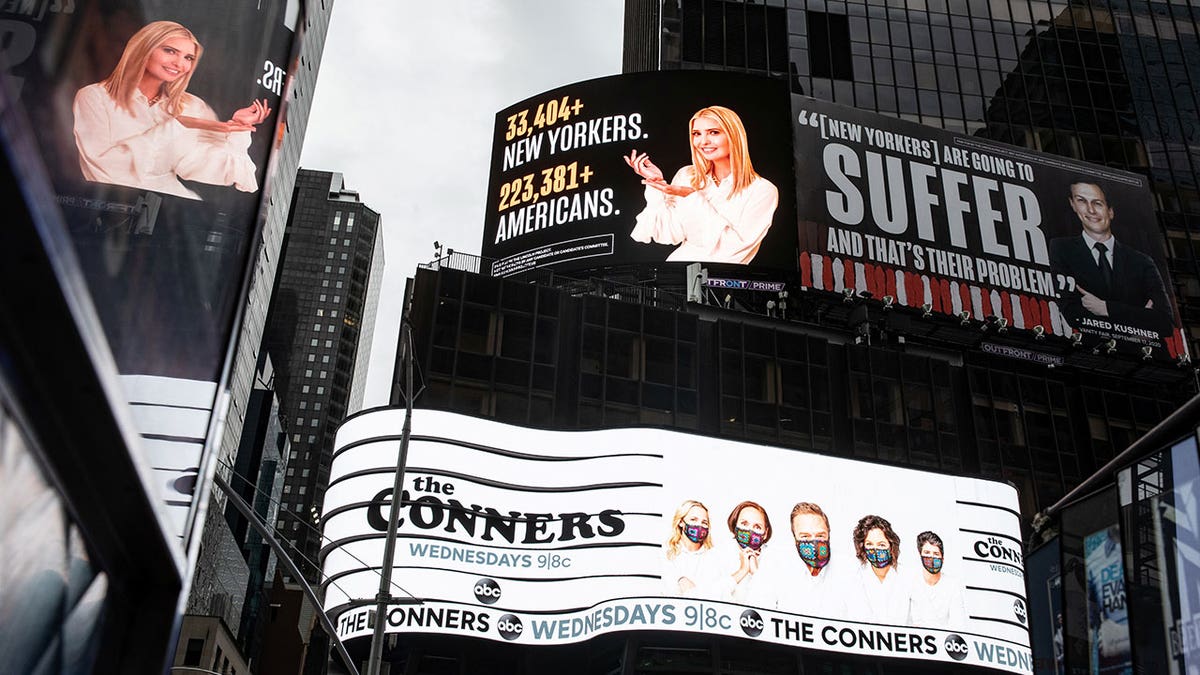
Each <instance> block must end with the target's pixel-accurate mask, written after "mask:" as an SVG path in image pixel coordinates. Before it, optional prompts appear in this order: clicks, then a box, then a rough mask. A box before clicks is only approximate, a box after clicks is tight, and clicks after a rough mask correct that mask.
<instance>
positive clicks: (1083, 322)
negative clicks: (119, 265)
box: [792, 96, 1186, 359]
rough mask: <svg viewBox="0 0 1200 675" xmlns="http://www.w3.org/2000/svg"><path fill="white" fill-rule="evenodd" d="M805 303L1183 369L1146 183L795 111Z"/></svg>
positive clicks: (931, 131) (816, 105)
mask: <svg viewBox="0 0 1200 675" xmlns="http://www.w3.org/2000/svg"><path fill="white" fill-rule="evenodd" d="M792 114H793V121H794V123H795V151H796V186H797V212H798V214H799V221H800V252H801V253H800V259H799V264H800V271H801V277H802V283H803V285H804V286H806V287H808V288H815V289H819V290H825V291H835V292H845V291H847V290H849V291H851V292H854V293H859V292H862V291H868V292H870V293H871V294H872V295H873V296H874V297H875V298H877V299H878V298H881V297H883V296H885V295H890V296H892V297H893V298H894V299H895V301H896V302H897V303H898V304H900V305H901V306H903V305H907V306H910V307H922V306H923V305H928V309H929V310H930V311H932V312H938V313H944V314H955V315H961V314H962V313H963V312H966V313H968V314H969V315H970V318H973V319H975V320H984V319H987V318H988V317H992V318H993V320H999V319H1003V320H1004V324H1005V325H1007V326H1011V327H1013V328H1018V329H1027V330H1034V328H1035V326H1040V327H1041V330H1040V331H1038V332H1039V333H1047V334H1051V335H1062V336H1069V335H1071V334H1072V333H1073V332H1081V333H1083V334H1085V335H1089V336H1092V338H1093V339H1095V338H1099V339H1101V340H1114V341H1115V343H1116V346H1117V347H1118V348H1119V349H1121V350H1122V351H1125V352H1130V353H1134V354H1138V353H1140V354H1142V355H1151V356H1154V357H1158V358H1164V359H1166V358H1176V357H1178V356H1180V355H1182V354H1184V353H1185V350H1186V346H1185V341H1184V340H1183V339H1182V331H1181V328H1180V321H1179V315H1178V313H1177V312H1176V310H1175V306H1174V303H1173V301H1172V294H1171V293H1170V292H1169V290H1168V289H1169V288H1170V286H1169V285H1168V284H1167V283H1165V282H1167V281H1168V277H1167V267H1166V261H1165V256H1164V250H1163V242H1162V237H1161V235H1160V234H1159V230H1158V227H1157V224H1156V223H1157V220H1156V219H1155V214H1154V208H1153V204H1152V201H1151V195H1150V189H1149V185H1148V182H1147V179H1146V178H1145V177H1144V176H1140V175H1137V174H1133V173H1127V172H1123V171H1117V170H1114V169H1109V168H1107V167H1103V166H1098V165H1094V164H1086V163H1083V162H1076V161H1073V160H1070V159H1065V158H1062V157H1058V156H1054V155H1048V154H1044V153H1038V152H1032V151H1028V150H1024V149H1021V148H1016V147H1013V146H1008V145H1002V144H998V143H990V142H988V141H983V140H980V139H978V138H975V137H972V136H964V135H961V134H954V133H950V132H947V131H942V130H940V129H935V128H932V127H927V126H922V125H919V124H915V123H911V122H905V121H902V120H897V119H894V118H890V117H884V116H882V115H876V114H872V113H867V112H862V111H859V110H855V109H853V108H848V107H845V106H838V105H834V104H831V103H825V102H823V101H817V100H815V99H811V98H807V97H803V96H793V97H792Z"/></svg>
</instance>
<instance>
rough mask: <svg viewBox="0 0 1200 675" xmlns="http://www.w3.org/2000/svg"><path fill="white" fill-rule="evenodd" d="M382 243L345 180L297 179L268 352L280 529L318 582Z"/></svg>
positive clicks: (370, 214)
mask: <svg viewBox="0 0 1200 675" xmlns="http://www.w3.org/2000/svg"><path fill="white" fill-rule="evenodd" d="M379 241H380V231H379V214H378V213H376V212H375V211H373V210H371V208H370V207H369V206H367V205H366V204H364V203H363V202H362V200H361V199H360V198H359V195H358V193H357V192H355V191H353V190H350V189H348V188H346V186H345V184H344V183H343V180H342V175H341V174H340V173H331V172H326V171H311V170H308V169H303V170H301V171H300V173H299V175H298V176H297V178H296V190H295V194H294V196H293V201H292V210H291V218H290V220H289V223H288V229H287V236H286V242H285V245H284V251H283V254H282V255H283V262H282V264H281V266H280V269H279V276H278V278H277V280H276V286H275V292H274V294H273V295H272V306H271V313H270V317H269V319H268V321H267V330H266V334H265V336H264V340H263V345H264V348H265V349H267V350H268V351H269V352H270V353H271V358H272V360H273V361H274V362H275V364H276V371H275V372H276V375H275V377H276V383H277V385H278V391H279V392H280V399H281V401H282V406H281V410H282V414H283V416H284V420H285V422H286V424H287V426H288V430H289V432H290V433H291V457H290V458H289V461H288V473H287V476H286V478H285V481H284V486H283V495H282V497H281V503H280V518H279V519H278V520H277V521H276V523H275V525H276V528H277V529H278V530H279V531H280V532H282V534H283V536H284V538H285V539H287V540H288V541H289V542H290V543H291V544H292V546H293V547H294V549H295V551H296V560H297V563H298V564H299V565H300V567H301V569H311V570H312V573H313V576H312V577H311V580H312V581H316V580H317V579H318V578H319V577H318V567H317V566H316V565H315V564H313V563H315V562H316V560H317V554H318V552H319V551H320V548H321V539H320V530H319V524H320V512H319V510H318V509H319V508H320V505H321V498H322V496H323V494H324V489H325V484H326V483H327V482H328V470H329V468H328V467H329V464H328V463H329V453H330V451H331V450H332V448H333V433H334V431H336V430H337V426H338V424H340V423H341V421H342V419H343V418H345V417H346V415H347V414H348V412H349V408H350V404H351V400H352V392H354V391H355V382H356V380H360V379H362V378H364V377H365V372H362V370H363V369H359V368H357V367H356V366H357V365H358V364H359V363H360V359H359V350H360V349H369V347H368V346H367V345H369V344H370V340H371V334H370V333H371V330H372V327H373V326H374V321H375V318H374V315H375V311H376V308H377V303H378V297H379V291H378V289H377V288H372V287H371V282H372V281H378V272H376V273H375V274H373V273H372V271H373V269H374V265H376V264H378V263H380V262H381V260H382V257H383V254H382V248H380V247H379V246H378V243H379ZM372 291H374V292H373V293H372ZM362 363H363V364H364V365H365V360H364V361H362ZM359 386H361V385H359ZM360 405H361V403H360Z"/></svg>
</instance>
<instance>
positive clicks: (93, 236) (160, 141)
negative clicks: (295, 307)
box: [0, 0, 301, 534]
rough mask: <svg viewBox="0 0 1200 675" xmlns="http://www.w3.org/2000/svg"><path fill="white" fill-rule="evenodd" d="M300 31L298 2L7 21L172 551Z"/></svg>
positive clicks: (124, 3)
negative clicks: (171, 534)
mask: <svg viewBox="0 0 1200 675" xmlns="http://www.w3.org/2000/svg"><path fill="white" fill-rule="evenodd" d="M300 14H301V3H300V0H268V1H266V2H248V1H246V0H212V1H209V2H188V1H186V0H158V1H155V2H144V1H138V0H79V1H77V2H41V1H39V2H13V3H4V5H3V6H2V7H0V52H2V54H3V62H4V69H5V71H4V77H5V78H6V82H5V84H6V86H8V87H9V88H10V91H13V92H14V93H15V97H14V98H15V100H16V101H17V104H18V105H17V107H18V108H19V109H20V112H21V114H23V115H25V116H26V117H27V118H28V119H29V120H31V121H32V122H33V123H32V124H31V128H33V129H35V131H36V134H35V135H36V138H35V139H34V140H35V141H36V145H37V147H38V149H39V151H40V156H41V157H40V158H41V160H42V164H43V165H44V167H45V169H46V174H47V176H48V178H49V180H50V183H51V184H52V186H53V189H54V192H55V193H56V199H57V202H58V206H59V207H60V209H61V212H62V215H63V220H64V222H65V224H66V227H67V229H68V231H67V233H66V234H67V236H69V237H70V240H71V241H72V243H73V244H74V249H75V252H76V254H77V258H78V261H79V263H80V267H81V269H82V270H83V274H84V277H85V280H86V283H87V286H88V289H89V291H90V292H91V296H92V301H93V305H94V307H95V309H96V313H97V315H98V318H99V320H100V323H101V325H102V326H103V328H104V333H105V337H106V338H107V342H108V346H109V348H110V349H111V351H112V354H113V357H114V359H115V362H116V366H117V369H118V371H119V372H120V374H121V375H122V376H123V377H122V384H123V385H124V387H125V392H126V395H127V397H128V399H129V401H130V403H131V404H132V413H133V416H134V419H135V422H136V423H137V424H138V427H139V430H140V431H141V433H142V434H143V446H144V448H145V450H146V452H147V455H148V459H149V461H150V463H151V465H152V466H153V468H154V469H155V483H156V485H157V486H158V487H159V488H160V489H161V491H162V493H163V496H164V502H165V511H164V513H165V514H166V516H167V518H168V519H170V520H171V521H172V526H173V527H174V529H175V532H176V533H177V534H184V533H185V531H186V529H187V527H188V524H187V523H188V515H189V509H190V505H191V502H192V498H193V488H194V486H195V484H196V480H197V473H198V471H199V468H200V466H201V455H202V448H203V447H204V445H205V443H206V441H207V438H208V435H209V434H210V433H211V429H212V428H213V424H212V410H213V408H214V406H217V405H219V403H220V401H221V400H222V398H221V396H220V392H219V391H218V389H219V383H220V380H221V378H222V372H223V369H224V368H225V364H226V354H227V353H228V352H229V350H230V344H231V341H232V334H233V328H234V322H235V318H236V316H237V312H238V310H239V305H240V304H241V303H242V302H243V298H244V295H243V294H244V289H245V284H246V279H247V278H248V273H247V270H248V261H249V256H250V255H252V254H253V253H254V252H255V250H256V248H257V242H258V236H257V233H258V231H259V228H260V226H261V225H260V224H261V221H262V217H263V213H264V211H263V210H262V209H261V208H260V207H261V206H262V202H263V194H264V187H265V186H266V185H267V182H268V180H269V171H268V165H269V164H270V159H271V153H272V151H273V149H274V148H276V147H278V145H279V144H280V142H281V141H282V134H283V130H284V126H283V124H282V122H281V121H280V118H279V114H280V109H281V107H282V106H283V104H284V96H285V84H286V79H287V73H288V72H289V69H290V68H291V64H290V61H291V60H292V58H293V46H294V44H293V43H294V41H295V36H296V30H297V23H298V22H299V20H300Z"/></svg>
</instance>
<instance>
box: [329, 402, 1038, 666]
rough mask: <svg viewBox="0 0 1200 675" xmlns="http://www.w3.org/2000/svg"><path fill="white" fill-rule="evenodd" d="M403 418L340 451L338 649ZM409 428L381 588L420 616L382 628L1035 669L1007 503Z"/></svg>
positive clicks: (650, 443) (359, 587)
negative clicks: (689, 637)
mask: <svg viewBox="0 0 1200 675" xmlns="http://www.w3.org/2000/svg"><path fill="white" fill-rule="evenodd" d="M403 416H404V411H403V410H392V409H389V410H380V411H374V412H369V413H366V414H363V415H360V416H357V417H354V418H352V419H350V420H348V421H347V422H346V423H345V424H344V425H343V426H342V428H341V430H340V431H339V432H338V437H337V441H336V443H335V451H334V459H333V463H332V468H331V473H330V485H329V490H328V492H327V493H326V495H325V505H324V511H323V514H324V515H323V522H324V527H325V530H324V532H325V536H326V537H328V538H329V540H330V543H329V545H328V546H327V547H326V549H325V551H324V553H325V559H324V573H325V575H326V578H328V579H329V580H330V581H329V583H328V584H327V585H326V587H325V593H326V609H327V611H329V612H330V615H331V617H332V618H333V620H334V623H335V625H336V626H337V628H338V634H339V637H340V638H341V639H343V640H352V639H356V638H364V639H369V637H370V635H371V627H370V625H369V616H370V613H371V612H372V611H374V610H373V606H371V605H370V601H371V599H373V598H374V597H375V594H376V592H377V591H378V584H379V576H378V569H379V565H380V564H381V561H382V557H383V548H384V538H385V532H386V529H387V517H388V508H387V507H388V505H389V504H390V501H391V490H392V484H393V480H394V476H395V458H396V456H397V450H398V446H399V438H400V434H399V432H400V429H401V426H402V422H403ZM412 433H413V436H412V441H411V443H410V447H409V455H408V465H407V468H406V471H405V479H404V494H403V506H402V508H401V511H400V514H399V517H400V528H399V539H398V542H397V548H396V559H395V563H394V564H395V577H394V579H395V581H396V583H397V584H398V585H399V586H401V587H403V588H404V589H406V590H407V591H408V592H410V593H412V594H413V595H415V596H416V597H419V598H422V599H423V600H424V602H423V604H420V605H411V604H409V605H395V606H393V607H391V608H390V609H389V611H388V612H387V617H386V620H387V631H389V632H392V633H437V634H453V635H460V636H472V637H478V638H483V639H490V640H498V641H504V642H514V643H519V644H524V645H555V644H564V643H570V642H577V641H582V640H587V639H589V638H591V637H593V636H596V635H600V634H603V633H610V632H616V631H629V630H639V631H678V632H691V633H708V634H718V635H725V636H733V637H740V638H744V639H748V640H760V641H766V642H771V643H777V644H785V645H793V646H797V647H803V648H808V649H817V650H831V651H839V652H845V653H854V654H863V655H871V656H881V657H899V658H906V659H928V660H933V661H944V662H951V663H958V662H961V663H963V664H969V665H981V666H987V667H992V668H996V669H1000V670H1006V671H1010V672H1018V673H1026V672H1031V671H1032V661H1031V656H1030V651H1029V633H1028V630H1027V628H1026V621H1027V620H1028V617H1027V608H1026V604H1025V578H1024V566H1023V558H1022V548H1021V543H1020V534H1021V530H1020V518H1019V515H1018V512H1017V508H1018V507H1017V494H1016V491H1015V490H1014V489H1013V488H1012V487H1011V486H1008V485H1005V484H1001V483H997V482H991V481H983V480H977V479H970V478H961V477H954V476H947V475H941V474H934V473H929V472H921V471H915V470H910V469H901V468H894V467H886V466H880V465H874V464H868V463H864V462H858V461H853V460H847V459H840V458H832V457H827V456H823V455H816V454H811V453H804V452H798V451H794V450H785V449H782V448H772V447H766V446H761V445H751V444H746V443H738V442H734V441H728V440H723V439H715V438H707V437H703V436H697V435H690V434H682V433H678V432H670V431H663V430H654V429H613V430H605V431H589V432H552V431H542V430H534V429H528V428H522V427H514V426H509V425H504V424H500V423H497V422H492V421H488V420H480V419H476V418H472V417H466V416H463V415H457V414H452V413H445V412H436V411H426V410H418V411H415V412H414V420H413V432H412ZM393 592H394V593H395V591H393ZM362 600H366V601H368V602H367V604H363V603H361V602H359V601H362Z"/></svg>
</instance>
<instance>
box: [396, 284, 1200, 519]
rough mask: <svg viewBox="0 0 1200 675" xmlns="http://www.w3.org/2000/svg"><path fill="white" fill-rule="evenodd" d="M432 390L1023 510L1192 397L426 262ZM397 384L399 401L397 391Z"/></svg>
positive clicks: (480, 412)
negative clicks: (897, 477) (1010, 501)
mask: <svg viewBox="0 0 1200 675" xmlns="http://www.w3.org/2000/svg"><path fill="white" fill-rule="evenodd" d="M410 317H411V320H412V322H413V326H414V338H415V344H416V355H417V360H418V369H419V372H420V373H422V375H423V377H424V384H425V390H424V392H423V393H422V394H421V395H420V397H419V398H417V400H416V405H418V406H419V407H424V408H436V409H443V410H452V411H456V412H462V413H466V414H471V415H477V416H481V417H488V418H493V419H497V420H500V421H504V422H511V423H516V424H524V425H529V426H535V427H543V428H556V429H596V428H608V427H619V426H638V425H650V426H658V427H665V428H675V429H685V430H690V431H698V432H701V433H705V434H711V435H714V436H721V437H726V438H732V439H739V440H752V441H761V442H764V443H769V444H773V445H781V446H784V447H792V448H796V449H802V450H813V451H818V452H824V453H828V454H834V455H838V456H845V457H854V458H860V459H866V460H871V461H881V462H887V463H892V464H899V465H903V466H911V467H916V468H923V469H931V470H935V471H944V472H949V473H954V474H964V475H971V476H979V477H983V478H991V479H1000V480H1006V481H1010V482H1012V483H1013V484H1014V485H1016V486H1017V487H1018V488H1019V489H1020V491H1021V495H1022V510H1023V511H1024V513H1025V515H1026V516H1027V517H1032V516H1033V515H1034V513H1036V512H1037V511H1039V510H1041V509H1044V508H1046V507H1047V506H1049V505H1051V504H1053V503H1054V502H1055V501H1057V500H1058V499H1059V498H1060V497H1062V495H1063V494H1065V492H1066V490H1068V489H1070V488H1071V487H1073V486H1074V485H1077V484H1078V483H1079V482H1080V481H1081V480H1082V479H1083V478H1085V477H1087V476H1088V475H1090V474H1091V473H1092V472H1094V471H1095V470H1096V469H1098V468H1099V467H1101V466H1103V465H1104V464H1105V463H1106V462H1107V461H1108V460H1109V459H1111V458H1112V457H1113V456H1114V454H1115V453H1116V452H1120V451H1121V450H1123V449H1124V448H1125V447H1126V446H1128V444H1129V443H1130V442H1132V441H1133V440H1134V439H1136V438H1137V437H1138V436H1139V435H1141V434H1142V433H1144V432H1146V431H1148V430H1149V429H1150V428H1152V427H1153V426H1154V424H1155V423H1157V422H1158V421H1159V420H1161V419H1163V418H1164V417H1165V416H1166V415H1167V414H1169V412H1170V411H1171V410H1174V409H1175V408H1176V407H1177V406H1178V405H1179V404H1180V403H1181V402H1182V401H1184V400H1186V398H1187V397H1188V392H1189V387H1190V383H1189V381H1188V379H1187V378H1186V377H1184V378H1180V377H1178V376H1176V381H1175V383H1174V384H1165V383H1160V382H1154V383H1151V382H1145V383H1139V382H1137V381H1136V380H1132V381H1131V380H1129V379H1123V378H1117V377H1112V376H1108V375H1104V374H1102V373H1097V372H1095V371H1090V370H1084V369H1080V368H1072V367H1066V368H1062V367H1060V368H1057V369H1054V368H1047V367H1046V366H1044V365H1038V364H1033V363H1025V362H1022V361H1016V360H1012V359H1004V358H1000V357H995V356H990V355H988V354H985V353H982V352H980V351H977V350H973V349H955V348H953V347H952V346H948V345H938V344H935V343H932V342H929V341H926V342H924V343H922V344H918V341H917V340H915V339H912V338H910V339H908V340H906V341H905V340H902V339H900V338H899V336H898V335H897V334H895V333H893V334H892V335H890V336H889V335H887V334H886V332H875V329H872V333H871V334H870V344H867V343H866V341H865V340H864V341H861V342H863V343H862V344H858V343H856V338H859V337H861V335H860V334H859V333H858V332H857V330H856V328H855V326H854V324H848V323H847V321H846V320H845V319H844V318H837V317H835V318H831V319H829V320H827V321H824V322H823V323H822V322H816V321H803V322H801V321H790V320H789V321H782V320H778V319H770V318H767V317H764V316H761V315H754V314H749V313H745V312H737V311H733V310H723V309H719V308H712V307H707V306H694V307H690V308H689V309H688V310H686V311H674V310H668V309H660V308H656V307H651V306H645V305H641V304H634V303H629V302H622V301H620V300H613V299H610V298H607V297H601V296H594V295H585V296H580V297H576V296H572V295H569V294H567V293H564V292H562V291H559V290H556V289H553V288H549V287H544V286H536V285H531V284H527V283H521V282H516V281H504V280H500V279H493V278H489V277H484V276H479V275H474V274H469V273H464V272H458V271H454V270H448V269H443V270H440V271H437V272H434V271H430V270H419V271H418V274H417V276H416V278H415V281H414V284H413V301H412V309H411V313H410ZM401 401H402V399H401V398H400V397H399V389H398V388H396V389H395V390H394V391H393V395H392V402H393V404H397V405H398V404H400V402H401Z"/></svg>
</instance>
